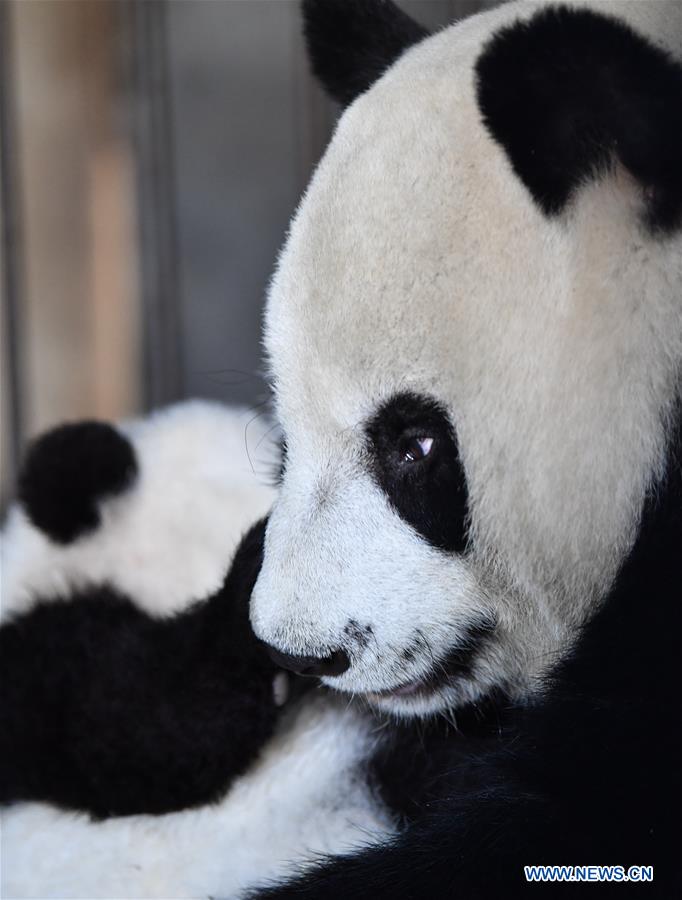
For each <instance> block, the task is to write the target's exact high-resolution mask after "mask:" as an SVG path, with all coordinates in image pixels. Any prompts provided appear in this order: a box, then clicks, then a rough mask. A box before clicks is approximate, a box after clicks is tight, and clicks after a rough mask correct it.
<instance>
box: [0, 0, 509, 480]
mask: <svg viewBox="0 0 682 900" xmlns="http://www.w3.org/2000/svg"><path fill="white" fill-rule="evenodd" d="M399 5H400V6H402V7H403V8H404V9H405V10H406V11H408V12H409V13H410V14H412V15H413V16H414V17H415V18H417V19H419V20H420V21H421V22H422V23H424V24H425V25H427V26H428V27H430V28H438V27H440V26H442V25H445V24H447V23H450V22H453V21H455V20H456V19H458V18H461V17H462V16H465V15H468V14H470V13H471V12H475V11H477V10H479V9H482V8H485V7H488V6H493V5H495V2H494V0H412V2H407V0H405V2H400V3H399ZM0 66H1V68H2V71H0V129H1V131H0V153H1V160H2V165H1V167H0V188H1V189H2V195H1V197H0V201H1V202H0V212H1V215H2V257H1V258H0V265H2V290H3V296H2V492H3V498H7V496H9V495H10V494H11V489H12V484H13V479H14V477H15V473H16V468H17V462H18V459H19V456H20V454H21V451H22V448H23V446H24V445H25V442H26V440H27V439H28V438H30V437H31V436H32V435H34V434H35V433H37V432H39V431H41V430H43V429H44V428H47V427H49V426H51V425H53V424H55V423H57V422H60V421H63V420H67V419H74V418H83V417H98V418H104V419H111V418H120V417H124V416H128V415H132V414H135V413H138V412H139V411H141V410H145V409H149V408H151V407H153V406H156V405H159V404H162V403H166V402H169V401H172V400H174V399H177V398H180V397H187V396H203V397H213V398H217V399H220V400H223V401H225V402H230V403H242V404H249V405H251V404H256V403H259V402H261V401H262V400H263V399H264V398H265V397H266V389H265V385H264V383H263V381H262V379H261V378H260V372H261V348H260V320H261V312H262V306H263V300H264V295H265V291H266V287H267V283H268V279H269V277H270V274H271V272H272V268H273V264H274V261H275V258H276V255H277V252H278V249H279V247H280V246H281V244H282V241H283V238H284V235H285V232H286V227H287V223H288V221H289V218H290V217H291V214H292V212H293V211H294V209H295V207H296V204H297V202H298V199H299V197H300V195H301V193H302V190H303V188H304V187H305V184H306V182H307V180H308V178H309V176H310V172H311V170H312V168H313V167H314V165H315V163H316V162H317V160H318V159H319V157H320V155H321V153H322V152H323V149H324V147H325V145H326V143H327V140H328V138H329V135H330V133H331V130H332V128H333V126H334V122H335V119H336V116H337V115H338V110H337V109H336V108H335V106H334V104H332V103H331V102H330V101H328V100H327V99H326V98H325V97H324V96H323V94H322V92H321V90H320V89H319V88H318V86H317V85H316V84H315V83H314V82H313V80H312V78H311V77H310V74H309V72H308V67H307V63H306V59H305V56H304V48H303V41H302V37H301V28H300V16H299V8H298V3H297V2H296V0H222V2H208V0H173V2H165V0H100V2H91V0H58V2H54V0H31V2H26V0H0Z"/></svg>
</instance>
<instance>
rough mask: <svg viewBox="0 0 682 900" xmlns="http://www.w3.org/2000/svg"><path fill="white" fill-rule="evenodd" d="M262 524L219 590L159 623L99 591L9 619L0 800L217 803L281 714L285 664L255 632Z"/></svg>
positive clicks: (1, 639) (3, 652)
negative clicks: (276, 681)
mask: <svg viewBox="0 0 682 900" xmlns="http://www.w3.org/2000/svg"><path fill="white" fill-rule="evenodd" d="M264 531H265V523H264V522H260V523H258V524H257V525H256V526H254V527H253V528H252V529H251V531H250V532H249V533H248V534H247V535H246V537H245V538H244V540H243V541H242V543H241V545H240V547H239V550H238V552H237V554H236V556H235V559H234V562H233V565H232V568H231V570H230V573H229V575H228V576H227V578H226V580H225V583H224V585H223V587H222V588H221V590H220V591H219V592H218V593H217V594H215V596H213V597H211V598H210V599H209V600H206V601H203V602H200V603H197V604H195V605H194V606H192V607H191V608H190V609H188V610H187V611H185V612H183V613H181V614H179V615H176V616H174V617H172V618H167V619H162V620H160V619H154V618H152V617H151V616H149V615H147V614H146V613H144V612H141V611H140V610H139V609H138V608H137V607H136V606H134V605H133V604H132V603H131V602H130V600H128V599H127V598H126V597H123V596H121V595H120V594H118V593H116V592H115V591H113V590H111V589H109V588H106V587H98V588H92V589H90V590H85V591H81V592H80V593H79V594H78V595H77V596H75V597H73V598H70V599H69V601H68V602H66V601H64V602H60V601H52V602H50V603H38V605H37V606H35V607H34V608H33V609H32V610H31V611H30V612H28V613H25V614H23V615H21V616H19V617H18V618H16V619H14V620H13V621H11V622H9V623H7V624H5V625H3V627H2V628H1V629H0V672H1V677H2V680H1V682H0V801H2V802H4V803H7V802H11V801H17V800H47V801H50V802H52V803H55V804H57V805H59V806H63V807H67V808H72V809H80V810H86V811H88V812H90V813H91V814H92V815H93V816H95V817H106V816H111V815H128V814H131V813H137V812H147V813H163V812H168V811H171V810H178V809H183V808H185V807H187V806H196V805H199V804H202V803H206V802H210V801H214V800H216V799H218V798H219V797H220V796H221V794H222V793H224V791H225V790H226V789H227V787H228V785H229V783H230V781H231V780H232V779H233V778H234V777H235V776H236V775H238V774H239V773H241V772H243V771H244V770H245V769H246V767H247V766H248V765H249V763H251V762H252V760H253V759H254V757H255V755H256V753H257V752H258V750H259V749H260V747H261V746H262V745H263V743H264V742H265V740H266V739H267V738H268V737H269V736H270V735H271V733H272V731H273V728H274V725H275V721H276V718H277V708H276V707H275V704H274V700H273V690H272V681H273V676H274V674H275V672H276V671H277V668H276V666H275V665H273V664H272V663H271V661H270V660H269V658H268V656H267V654H266V653H265V652H264V650H263V649H262V647H261V646H260V644H259V642H258V641H257V640H256V638H255V636H254V635H253V633H252V631H251V628H250V624H249V618H248V604H249V598H250V596H251V590H252V588H253V584H254V582H255V579H256V577H257V574H258V571H259V569H260V565H261V561H262V548H263V536H264Z"/></svg>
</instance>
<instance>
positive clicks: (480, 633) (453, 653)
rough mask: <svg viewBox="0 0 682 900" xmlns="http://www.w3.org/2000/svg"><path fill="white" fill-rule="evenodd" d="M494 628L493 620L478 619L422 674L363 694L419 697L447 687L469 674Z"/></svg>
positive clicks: (379, 698)
mask: <svg viewBox="0 0 682 900" xmlns="http://www.w3.org/2000/svg"><path fill="white" fill-rule="evenodd" d="M495 627H496V623H495V621H494V620H493V619H492V618H487V617H486V618H485V619H483V618H482V619H481V620H480V621H478V622H476V623H475V624H472V625H470V626H469V627H468V628H467V630H466V632H465V634H464V636H463V637H462V638H460V640H459V641H458V643H457V645H456V646H455V647H453V648H452V649H451V650H450V651H449V652H448V653H447V655H446V656H445V657H444V658H443V659H442V660H441V661H440V662H437V663H435V664H434V665H433V666H432V667H431V668H430V670H429V671H427V673H426V674H425V675H424V676H422V677H421V678H417V679H413V680H411V681H405V682H403V683H402V684H399V685H397V686H396V687H392V688H388V689H386V690H382V691H371V692H368V693H367V697H368V698H369V699H370V700H389V699H409V698H415V699H421V698H424V697H427V696H432V695H433V694H435V693H436V692H437V691H438V690H439V689H440V688H443V687H447V686H448V685H451V684H452V683H453V682H455V681H459V680H460V679H462V678H468V677H471V675H472V674H473V667H474V663H475V660H476V658H477V656H478V654H479V652H480V650H481V648H482V647H483V645H484V644H486V643H487V642H488V641H489V640H490V638H491V636H492V635H493V633H494V632H495Z"/></svg>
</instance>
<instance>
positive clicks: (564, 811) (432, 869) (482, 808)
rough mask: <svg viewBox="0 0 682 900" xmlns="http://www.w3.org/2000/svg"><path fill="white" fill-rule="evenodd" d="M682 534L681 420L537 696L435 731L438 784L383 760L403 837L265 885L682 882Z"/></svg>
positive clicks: (521, 891)
mask: <svg viewBox="0 0 682 900" xmlns="http://www.w3.org/2000/svg"><path fill="white" fill-rule="evenodd" d="M681 548H682V427H681V425H680V422H679V418H678V424H677V427H676V430H675V431H674V433H673V437H672V442H671V452H670V457H669V468H668V475H667V479H666V480H665V482H664V483H663V484H661V485H660V486H659V488H658V490H656V491H652V493H651V496H650V497H649V498H648V500H647V502H646V505H645V509H644V512H643V518H642V522H641V527H640V532H639V536H638V538H637V541H636V543H635V546H634V548H633V550H632V552H631V554H630V556H629V558H628V560H627V561H626V563H625V564H624V566H623V567H622V570H621V572H620V573H619V576H618V578H617V580H616V583H615V585H614V587H613V589H612V590H611V592H610V595H609V597H608V598H607V600H606V602H605V604H604V605H603V607H602V608H601V610H600V611H599V612H598V613H597V614H596V615H595V617H594V618H593V619H592V621H591V622H589V624H587V625H586V626H585V628H584V630H583V634H582V636H581V638H580V639H579V641H578V643H577V645H576V646H575V648H574V651H573V652H572V653H571V654H570V656H569V657H568V658H567V659H565V660H564V661H563V662H562V663H561V664H560V665H559V666H558V668H557V669H556V670H555V672H554V673H553V676H552V678H551V681H550V684H549V686H548V688H549V689H548V692H547V694H546V695H545V696H544V697H542V698H541V699H539V700H538V701H537V702H536V704H535V705H533V706H530V707H521V706H516V707H511V706H510V707H507V708H505V704H504V702H500V701H499V700H498V701H497V702H495V703H494V706H493V710H492V712H491V710H490V709H489V710H488V711H487V713H486V716H485V719H486V725H485V727H484V728H483V729H482V730H481V729H480V728H478V729H477V730H476V731H475V733H473V734H472V733H471V731H470V730H467V728H466V727H464V728H463V730H462V732H461V733H458V734H453V735H452V736H451V737H450V739H449V741H447V740H442V741H441V742H440V744H439V745H435V750H434V745H433V744H431V746H429V744H428V743H427V744H426V747H425V751H424V759H426V760H429V762H430V765H429V766H428V768H427V775H426V781H427V789H426V792H424V790H423V788H422V787H420V785H419V779H418V777H417V783H416V785H415V783H414V782H410V778H411V777H412V776H413V775H414V765H413V766H412V767H411V769H409V770H408V771H407V776H406V780H407V784H408V788H407V793H406V792H405V791H403V794H402V796H400V795H399V794H396V788H395V785H396V781H397V778H399V777H400V775H399V773H397V772H396V769H395V766H393V767H392V772H391V767H390V766H389V767H388V769H387V767H386V764H385V761H384V764H383V768H382V766H379V767H378V768H377V771H378V772H379V774H383V776H384V777H388V779H389V786H390V782H391V779H392V784H393V794H392V796H393V797H394V798H395V797H396V796H397V803H398V807H399V808H401V811H403V812H404V813H406V814H407V816H408V818H409V819H410V821H409V824H408V825H407V827H406V828H405V829H404V831H403V832H402V833H401V835H400V836H399V837H397V838H396V839H395V840H393V841H392V842H390V843H389V844H387V845H384V846H381V847H377V848H374V849H368V850H366V851H364V852H360V853H356V854H355V855H353V856H351V857H347V858H337V859H335V860H330V861H329V862H328V863H327V864H326V865H323V866H321V867H319V868H318V869H316V870H314V871H312V872H311V873H310V874H308V875H307V876H305V877H303V878H302V879H301V880H299V881H296V882H293V883H290V884H289V885H285V886H282V887H280V888H273V889H272V890H271V891H265V892H264V893H261V894H260V895H259V896H262V897H270V898H273V900H274V898H294V897H296V898H301V900H302V898H320V900H322V898H324V900H336V898H339V900H340V898H347V897H365V896H371V897H373V898H386V900H389V898H390V900H393V898H395V897H401V898H414V900H420V898H422V897H450V896H455V897H463V898H466V900H483V898H484V900H497V898H500V897H505V898H514V897H525V896H530V895H531V894H533V895H534V892H537V891H540V892H541V893H542V892H543V891H545V890H550V891H551V892H553V893H559V894H560V895H561V896H574V895H576V894H579V895H580V896H584V895H585V893H586V892H588V891H589V892H591V893H594V892H596V893H597V894H598V896H600V897H602V896H611V895H613V896H615V897H621V896H623V893H624V892H626V893H627V892H628V887H627V886H626V885H625V884H622V883H617V884H615V885H614V884H608V883H602V884H600V885H599V886H598V887H596V886H592V885H590V886H589V887H587V888H585V887H584V886H582V885H579V884H571V883H568V884H563V885H558V884H555V885H553V886H552V887H551V888H544V889H543V888H539V887H537V886H536V885H533V886H529V885H528V884H526V882H525V880H524V875H523V866H524V865H533V864H566V865H581V864H582V865H588V864H604V865H622V866H625V867H628V866H630V865H653V866H654V881H653V883H651V884H647V885H646V886H644V887H641V888H639V889H638V890H640V891H641V893H642V895H644V896H647V897H657V898H660V900H670V898H672V897H678V896H681V891H682V858H681V857H680V853H679V814H680V807H681V804H682V772H681V770H680V765H679V761H680V759H682V730H681V729H680V727H679V716H680V712H681V709H680V706H681V704H680V692H679V683H680V676H679V647H680V634H682V587H681V586H682V552H681ZM491 715H492V718H491ZM498 718H499V721H498ZM486 730H487V734H486ZM422 737H423V736H422ZM408 738H409V735H408ZM402 740H403V741H404V740H405V735H403V736H402ZM427 740H428V736H427ZM407 746H408V747H409V746H410V744H409V739H408V742H407ZM413 748H414V745H413ZM410 752H411V753H412V754H414V752H415V751H414V749H412V750H411V751H410ZM402 758H403V759H405V758H406V757H405V751H404V748H403V756H402ZM434 758H435V759H437V765H438V768H439V770H438V771H434V768H433V759H434ZM396 775H397V778H396ZM422 784H423V783H422ZM415 797H416V798H417V799H416V801H415V799H414V798H415ZM591 893H590V895H591Z"/></svg>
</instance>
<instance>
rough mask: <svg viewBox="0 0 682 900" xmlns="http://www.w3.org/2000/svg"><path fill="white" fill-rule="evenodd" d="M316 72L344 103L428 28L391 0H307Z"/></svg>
mask: <svg viewBox="0 0 682 900" xmlns="http://www.w3.org/2000/svg"><path fill="white" fill-rule="evenodd" d="M303 17H304V32H305V37H306V41H307V45H308V56H309V57H310V62H311V65H312V69H313V72H314V73H315V75H316V76H317V78H319V80H320V81H321V82H322V84H323V85H324V87H325V89H326V90H327V92H328V93H329V94H330V96H331V97H333V99H334V100H338V102H339V103H341V104H342V105H343V106H347V105H348V104H349V103H351V102H352V101H353V100H354V99H355V98H356V97H357V96H358V94H361V93H362V92H363V91H366V90H367V88H368V87H370V85H372V84H373V83H374V82H375V81H376V80H377V78H379V77H380V76H381V75H382V74H383V73H384V72H385V71H386V69H388V68H389V66H391V65H392V64H393V63H394V62H395V61H396V59H398V57H399V56H400V55H401V54H402V53H404V51H405V50H407V48H408V47H411V46H412V45H413V44H416V43H417V42H418V41H421V40H422V38H424V37H426V36H427V34H428V32H427V31H426V30H425V29H424V28H422V26H421V25H418V24H417V22H415V21H414V20H413V19H411V18H410V17H409V16H408V15H406V14H405V13H404V12H403V11H402V10H401V9H399V8H398V7H397V6H395V4H393V3H391V2H390V0H303Z"/></svg>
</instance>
